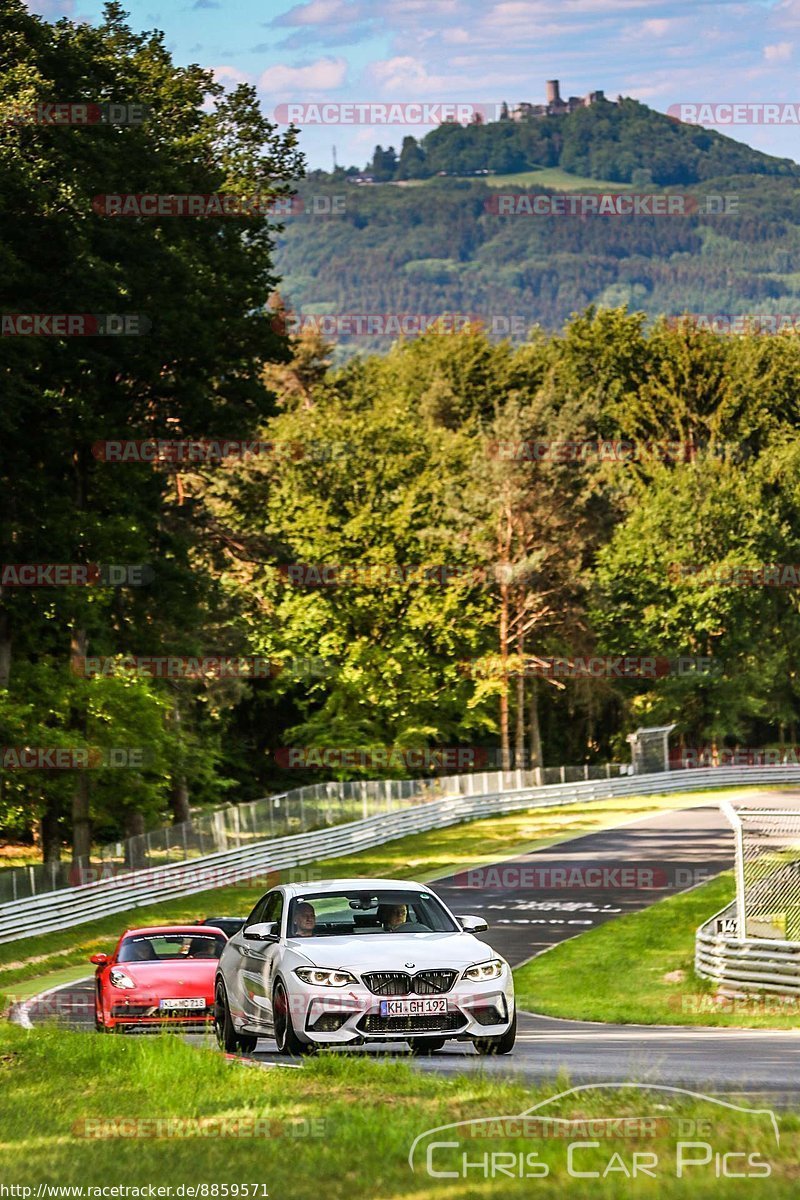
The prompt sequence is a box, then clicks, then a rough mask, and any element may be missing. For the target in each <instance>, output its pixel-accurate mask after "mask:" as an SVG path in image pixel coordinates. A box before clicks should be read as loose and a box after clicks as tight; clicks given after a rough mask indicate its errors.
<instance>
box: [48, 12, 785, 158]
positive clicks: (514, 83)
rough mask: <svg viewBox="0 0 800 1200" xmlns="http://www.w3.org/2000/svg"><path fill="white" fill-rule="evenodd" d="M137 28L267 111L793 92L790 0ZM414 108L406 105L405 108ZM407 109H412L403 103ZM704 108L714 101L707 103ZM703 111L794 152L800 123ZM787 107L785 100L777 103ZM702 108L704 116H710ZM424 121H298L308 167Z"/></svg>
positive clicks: (143, 22)
mask: <svg viewBox="0 0 800 1200" xmlns="http://www.w3.org/2000/svg"><path fill="white" fill-rule="evenodd" d="M28 7H29V9H30V10H31V11H32V12H35V13H37V14H39V15H40V16H43V17H45V18H46V19H48V20H57V19H58V18H59V17H61V16H68V17H70V18H71V19H72V20H78V21H89V22H96V21H97V20H98V18H99V16H100V14H101V12H102V0H28ZM125 8H126V9H127V11H128V12H129V13H130V17H131V24H132V26H133V27H134V29H138V30H144V29H154V28H156V29H161V30H163V31H164V34H165V38H166V43H167V46H168V47H169V49H170V51H171V53H172V55H173V58H174V59H175V61H176V62H178V63H181V64H188V63H195V62H196V63H200V64H201V65H202V66H204V67H209V68H211V69H213V70H214V72H215V74H216V76H217V78H218V79H219V80H220V81H221V82H222V83H224V84H226V85H227V84H235V83H237V82H241V81H245V82H248V83H252V84H254V85H255V86H256V88H257V90H258V94H259V97H260V98H261V101H262V103H263V106H264V110H265V113H266V115H267V116H268V117H270V119H272V120H275V119H276V110H277V115H278V117H279V118H280V117H285V115H287V114H286V111H285V110H284V111H281V110H280V109H279V106H280V105H287V104H304V105H311V104H317V105H319V104H322V103H337V104H338V103H345V102H356V103H364V102H370V103H379V102H387V103H389V102H395V103H403V104H408V103H413V102H427V103H432V104H436V103H457V104H462V105H478V104H485V105H496V104H497V103H499V102H500V101H502V100H507V101H508V102H509V104H513V103H517V102H519V101H521V100H527V101H530V102H532V103H540V102H542V101H543V100H544V86H545V80H547V79H553V78H557V79H559V80H560V82H561V92H562V95H578V96H581V95H584V94H585V93H586V92H589V91H594V90H597V89H601V90H603V91H604V92H605V94H606V96H607V97H608V98H609V99H616V97H617V96H618V95H624V96H632V97H633V98H635V99H637V100H641V101H642V102H644V103H645V104H648V105H650V106H651V107H652V108H655V109H658V110H660V111H662V112H665V111H666V110H667V109H668V108H669V107H670V106H671V105H676V104H687V103H700V102H707V103H712V104H723V103H739V104H750V105H757V104H761V103H767V104H778V105H794V106H795V109H796V110H797V111H798V112H800V87H799V86H798V83H797V71H798V61H800V0H775V2H770V0H763V2H760V0H739V2H736V0H671V2H670V3H662V2H661V0H305V2H303V3H299V4H295V3H285V2H284V0H127V2H126V3H125ZM412 113H413V110H412ZM400 115H402V116H403V117H405V118H407V117H408V112H407V111H405V110H404V111H403V112H402V114H400ZM712 115H714V116H716V115H717V114H716V113H714V114H712ZM742 115H743V116H744V119H745V122H746V123H737V124H735V125H733V126H730V125H729V126H725V127H723V126H721V125H718V126H711V127H712V128H713V127H715V128H719V130H720V132H722V133H726V134H728V135H729V136H732V137H734V138H736V140H737V141H742V142H746V143H747V144H748V145H751V146H754V147H756V148H757V149H759V150H763V151H765V152H767V153H769V154H777V155H780V156H784V157H788V158H794V159H796V160H800V124H798V125H793V124H786V123H785V120H786V113H785V110H784V109H781V110H780V118H779V122H780V123H764V122H763V121H760V120H754V119H753V114H752V112H751V111H750V110H747V111H746V112H745V113H744V114H742ZM789 115H790V114H789ZM707 119H708V118H707ZM432 127H433V125H432V124H418V123H415V124H411V125H409V124H391V125H380V126H376V125H373V124H365V123H353V122H352V121H351V122H348V123H339V124H326V125H318V124H305V123H304V124H303V132H302V137H301V146H302V148H303V150H304V152H305V154H306V158H307V161H308V166H309V168H310V169H314V168H322V169H325V170H330V168H331V166H332V163H333V148H334V147H335V149H336V157H337V161H338V163H339V164H340V165H342V166H350V165H355V166H358V167H363V166H365V165H366V163H367V162H368V161H369V159H370V158H371V156H372V151H373V148H374V146H375V145H376V144H378V143H380V144H381V145H383V146H388V145H393V146H394V147H395V148H396V149H399V147H400V144H401V142H402V139H403V136H404V135H405V134H407V133H413V134H414V135H415V136H416V137H418V138H419V137H422V136H424V134H425V133H427V132H428V130H429V129H431V128H432Z"/></svg>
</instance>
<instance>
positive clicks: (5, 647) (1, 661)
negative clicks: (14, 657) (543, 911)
mask: <svg viewBox="0 0 800 1200" xmlns="http://www.w3.org/2000/svg"><path fill="white" fill-rule="evenodd" d="M10 676H11V623H10V621H9V619H8V613H7V612H0V690H2V689H3V688H7V687H8V681H9V678H10Z"/></svg>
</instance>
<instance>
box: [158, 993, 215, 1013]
mask: <svg viewBox="0 0 800 1200" xmlns="http://www.w3.org/2000/svg"><path fill="white" fill-rule="evenodd" d="M205 1006H206V1002H205V1000H204V999H203V997H202V996H184V997H183V998H182V999H180V1000H159V1002H158V1007H159V1008H171V1009H175V1010H178V1009H181V1010H186V1009H196V1008H205Z"/></svg>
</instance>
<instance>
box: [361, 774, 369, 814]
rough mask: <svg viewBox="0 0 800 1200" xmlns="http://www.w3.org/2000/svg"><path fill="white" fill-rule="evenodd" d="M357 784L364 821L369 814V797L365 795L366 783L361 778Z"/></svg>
mask: <svg viewBox="0 0 800 1200" xmlns="http://www.w3.org/2000/svg"><path fill="white" fill-rule="evenodd" d="M358 786H359V787H360V788H361V804H362V811H363V813H364V820H365V821H366V819H367V817H368V816H369V798H368V796H367V785H366V784H365V783H364V781H363V779H362V780H361V782H360V783H359V785H358Z"/></svg>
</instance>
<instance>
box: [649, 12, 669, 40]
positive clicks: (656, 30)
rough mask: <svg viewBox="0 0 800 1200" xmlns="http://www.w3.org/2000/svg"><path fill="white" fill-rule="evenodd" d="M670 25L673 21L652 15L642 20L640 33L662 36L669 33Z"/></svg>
mask: <svg viewBox="0 0 800 1200" xmlns="http://www.w3.org/2000/svg"><path fill="white" fill-rule="evenodd" d="M672 25H673V22H672V21H670V20H669V19H668V18H666V17H653V18H651V20H649V21H643V22H642V33H646V34H649V36H650V37H663V36H664V34H665V33H669V31H670V29H671V28H672Z"/></svg>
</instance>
